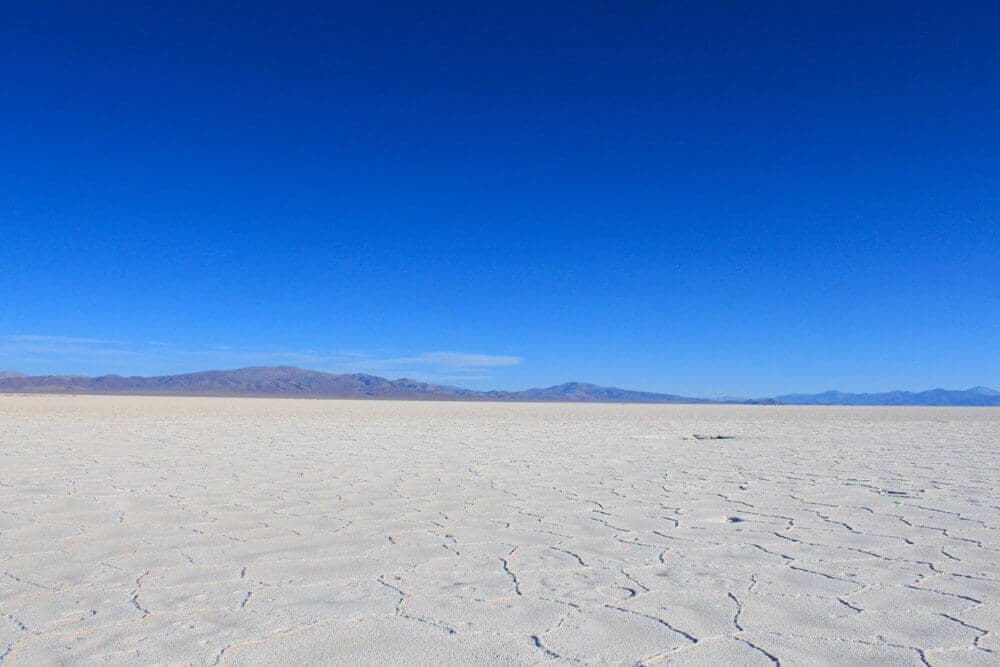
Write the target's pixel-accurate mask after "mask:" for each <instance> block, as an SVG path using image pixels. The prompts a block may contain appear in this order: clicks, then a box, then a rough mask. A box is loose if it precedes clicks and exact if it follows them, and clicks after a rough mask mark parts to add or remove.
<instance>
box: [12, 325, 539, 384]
mask: <svg viewBox="0 0 1000 667" xmlns="http://www.w3.org/2000/svg"><path fill="white" fill-rule="evenodd" d="M0 355H2V356H5V357H7V356H9V357H10V359H9V360H8V359H4V360H3V361H4V362H5V363H7V365H10V364H14V365H15V366H16V365H17V363H18V359H20V360H23V361H28V360H30V361H31V362H32V365H34V366H37V365H39V364H43V365H44V366H45V367H48V368H50V369H51V371H52V372H74V371H75V369H77V368H87V369H89V370H91V372H96V373H98V374H100V373H106V372H119V373H132V372H139V373H140V374H159V373H163V372H171V371H172V370H173V369H176V368H177V367H178V365H181V367H188V368H189V369H190V370H199V369H208V368H236V367H240V366H279V365H294V366H303V367H306V368H313V369H316V370H324V371H328V372H334V373H354V372H367V373H372V374H378V375H383V376H387V377H393V378H399V377H410V378H416V379H420V380H424V381H430V382H434V381H475V380H487V379H490V375H489V372H490V371H491V370H493V369H499V368H505V367H512V366H517V365H520V364H522V363H523V359H522V358H521V357H519V356H514V355H497V354H484V353H474V352H455V351H441V350H437V351H432V352H421V353H416V354H410V355H400V356H395V357H390V356H388V355H384V354H383V355H378V354H374V353H370V352H364V351H358V350H340V351H323V350H316V349H303V350H289V349H282V348H278V347H274V348H270V349H268V348H243V347H239V346H229V345H224V344H221V343H214V342H213V343H209V344H206V345H204V346H186V345H176V344H173V343H168V342H164V341H158V340H157V341H153V340H149V341H144V342H128V341H117V340H107V339H101V338H84V337H71V336H42V335H27V334H23V335H0ZM126 360H127V361H126ZM133 369H134V370H133Z"/></svg>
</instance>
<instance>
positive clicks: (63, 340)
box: [0, 334, 128, 345]
mask: <svg viewBox="0 0 1000 667" xmlns="http://www.w3.org/2000/svg"><path fill="white" fill-rule="evenodd" d="M0 340H5V341H11V342H14V343H50V344H53V345H127V344H128V343H126V342H124V341H120V340H105V339H103V338H74V337H72V336H35V335H27V334H20V335H16V336H0Z"/></svg>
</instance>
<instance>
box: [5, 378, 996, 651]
mask: <svg viewBox="0 0 1000 667" xmlns="http://www.w3.org/2000/svg"><path fill="white" fill-rule="evenodd" d="M692 434H695V435H692ZM720 434H724V435H725V437H714V436H718V435H720ZM998 446H1000V410H994V409H989V408H982V409H960V408H947V409H936V408H812V407H774V406H650V405H632V406H621V405H559V404H539V405H531V404H483V403H396V402H354V401H299V400H262V399H190V398H139V397H57V396H49V397H15V396H2V397H0V662H2V663H4V664H5V665H6V664H10V665H37V664H51V663H79V662H93V661H101V662H109V663H112V664H129V665H133V664H148V663H183V664H203V665H212V664H260V663H275V664H302V663H306V664H313V663H327V664H329V663H362V664H365V663H367V664H376V663H378V664H382V663H390V664H403V663H405V664H432V663H433V664H436V663H443V662H444V663H491V664H492V663H507V664H509V663H552V662H555V663H562V662H565V663H601V664H659V663H671V664H694V665H701V664H704V665H718V664H761V665H774V664H780V665H794V664H818V663H819V664H822V663H828V664H873V663H877V664H914V665H920V664H925V665H977V664H992V665H997V664H1000V489H998V480H1000V469H998V468H1000V464H998V461H1000V456H998V452H997V450H998Z"/></svg>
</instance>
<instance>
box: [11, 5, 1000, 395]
mask: <svg viewBox="0 0 1000 667" xmlns="http://www.w3.org/2000/svg"><path fill="white" fill-rule="evenodd" d="M144 4H148V3H122V4H110V3H99V4H98V5H94V6H92V5H87V4H85V3H59V4H55V3H46V2H39V3H32V2H29V3H15V4H12V5H9V6H7V7H5V9H4V19H3V21H2V22H0V81H2V86H0V206H2V208H0V368H13V369H17V370H21V371H25V372H30V373H49V372H63V373H86V374H101V373H110V372H115V373H122V374H155V373H173V372H182V371H190V370H202V369H206V368H226V367H236V366H244V365H251V364H278V363H293V364H297V365H302V366H307V367H311V368H317V369H322V370H332V371H355V370H360V371H367V372H372V373H376V374H382V375H388V376H392V377H397V376H401V375H406V376H415V377H419V378H426V379H429V380H435V381H446V382H449V383H453V384H459V385H463V386H469V387H498V388H524V387H528V386H536V385H548V384H555V383H557V382H562V381H566V380H571V379H576V380H586V381H592V382H597V383H601V384H613V385H618V386H624V387H632V388H641V389H649V390H662V391H671V392H677V393H684V394H689V395H702V396H719V395H742V396H760V395H770V394H775V393H781V392H788V391H812V390H822V389H827V388H834V387H836V388H840V389H844V390H883V389H890V388H912V389H923V388H929V387H932V386H945V387H954V388H958V387H967V386H971V385H975V384H988V385H993V386H1000V351H998V350H1000V348H998V341H1000V55H998V52H997V49H998V47H997V45H998V44H1000V9H998V5H997V4H996V3H991V2H983V3H974V2H968V3H967V2H948V3H945V2H941V3H936V4H926V3H920V2H917V3H913V2H906V3H891V2H883V3H871V2H864V3H794V2H783V3H773V4H770V3H742V2H741V3H732V4H727V3H704V2H679V3H652V2H634V3H585V2H584V3H580V2H573V3H569V2H567V3H537V2H532V3H469V2H456V3H444V4H442V3H433V2H432V3H412V2H410V3H376V2H373V3H318V4H316V5H315V6H307V5H301V4H300V5H297V6H288V4H289V3H273V4H272V5H271V6H258V5H254V4H253V3H239V4H232V3H201V2H199V3H191V4H188V3H160V6H159V7H158V8H156V9H149V8H148V7H145V8H144V7H140V6H139V5H144ZM292 4H294V3H292ZM710 4H711V5H712V6H711V7H709V6H708V5H710ZM875 5H877V7H876V6H875Z"/></svg>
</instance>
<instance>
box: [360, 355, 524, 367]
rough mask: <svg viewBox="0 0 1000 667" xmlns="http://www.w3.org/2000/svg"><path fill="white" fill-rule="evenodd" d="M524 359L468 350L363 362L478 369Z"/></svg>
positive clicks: (379, 364)
mask: <svg viewBox="0 0 1000 667" xmlns="http://www.w3.org/2000/svg"><path fill="white" fill-rule="evenodd" d="M523 361H524V360H523V359H522V358H521V357H517V356H511V355H497V354H471V353H468V352H424V353H423V354H418V355H415V356H411V357H393V358H389V359H364V360H362V362H361V363H363V364H364V365H365V366H366V367H368V368H391V367H412V366H416V367H424V366H432V367H439V368H448V369H476V368H496V367H502V366H518V365H520V364H521V363H523Z"/></svg>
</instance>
